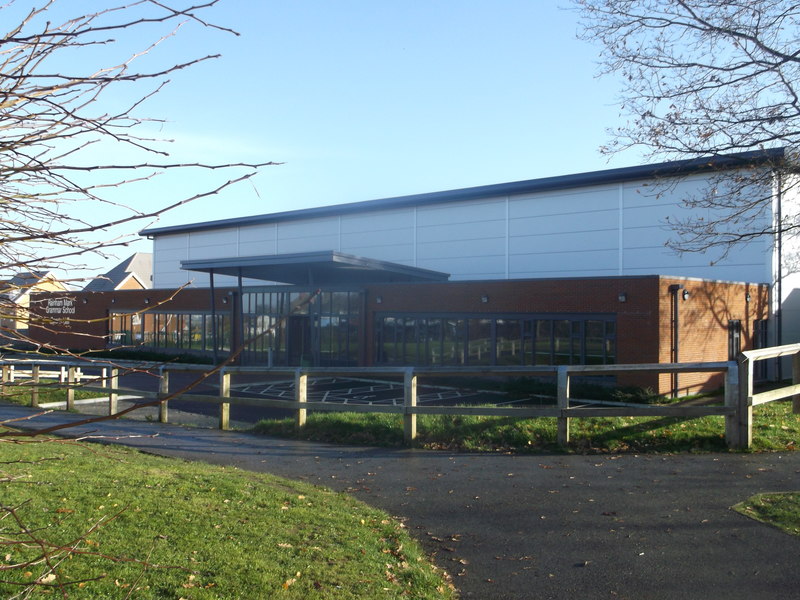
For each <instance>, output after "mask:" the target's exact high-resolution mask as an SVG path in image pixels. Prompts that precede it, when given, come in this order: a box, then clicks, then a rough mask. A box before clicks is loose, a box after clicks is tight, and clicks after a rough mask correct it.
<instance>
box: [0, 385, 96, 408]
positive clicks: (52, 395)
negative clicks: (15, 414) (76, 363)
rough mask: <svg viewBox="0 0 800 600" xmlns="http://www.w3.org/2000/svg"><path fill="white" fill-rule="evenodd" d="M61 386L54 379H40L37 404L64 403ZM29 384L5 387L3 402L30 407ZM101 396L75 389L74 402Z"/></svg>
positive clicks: (64, 393)
mask: <svg viewBox="0 0 800 600" xmlns="http://www.w3.org/2000/svg"><path fill="white" fill-rule="evenodd" d="M61 385H62V384H60V383H59V382H58V380H55V379H42V380H41V381H40V382H39V385H38V388H39V404H47V403H48V402H66V400H67V391H66V390H65V389H63V388H61V387H60V386H61ZM31 387H32V385H31V383H30V381H22V382H15V383H9V384H6V386H5V391H4V393H3V396H2V399H3V402H10V403H12V404H20V405H22V406H30V405H31ZM100 396H102V394H101V393H100V392H90V391H86V390H81V389H76V390H75V400H88V399H89V398H97V397H100Z"/></svg>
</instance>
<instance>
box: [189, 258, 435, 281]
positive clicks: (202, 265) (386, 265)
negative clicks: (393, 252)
mask: <svg viewBox="0 0 800 600" xmlns="http://www.w3.org/2000/svg"><path fill="white" fill-rule="evenodd" d="M308 262H330V263H341V264H344V265H353V266H358V267H364V268H369V269H375V270H384V271H391V272H393V273H398V274H409V275H413V276H415V277H418V278H420V279H424V280H429V281H432V282H433V281H446V280H447V279H448V278H449V277H450V274H449V273H444V272H442V271H433V270H431V269H423V268H421V267H412V266H409V265H403V264H400V263H394V262H389V261H384V260H377V259H374V258H367V257H364V256H356V255H354V254H346V253H344V252H338V251H336V250H321V251H316V252H299V253H291V254H265V255H259V256H236V257H223V258H207V259H191V260H182V261H181V269H184V270H187V271H209V270H213V269H224V268H235V267H239V266H241V267H248V266H258V265H261V264H265V263H279V264H284V265H286V264H300V265H301V264H305V263H308Z"/></svg>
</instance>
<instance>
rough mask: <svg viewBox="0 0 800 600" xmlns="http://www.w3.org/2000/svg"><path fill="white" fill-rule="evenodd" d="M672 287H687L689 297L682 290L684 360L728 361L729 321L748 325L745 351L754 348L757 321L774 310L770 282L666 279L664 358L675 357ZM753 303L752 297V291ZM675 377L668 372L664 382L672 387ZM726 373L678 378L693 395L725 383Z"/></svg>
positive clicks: (663, 289) (663, 292) (680, 357)
mask: <svg viewBox="0 0 800 600" xmlns="http://www.w3.org/2000/svg"><path fill="white" fill-rule="evenodd" d="M670 285H682V286H684V287H683V289H685V290H686V291H687V292H689V297H688V298H687V299H686V300H683V298H682V291H683V290H679V291H678V296H679V297H678V301H677V302H678V323H679V335H678V361H679V362H713V361H726V360H728V322H729V321H731V320H740V321H741V324H742V339H741V341H742V350H747V349H750V348H752V347H753V333H754V331H753V330H754V322H755V321H756V320H761V319H766V318H767V316H768V314H769V300H768V298H769V294H768V287H767V286H766V285H757V284H748V283H727V282H717V281H702V280H696V279H685V278H683V279H682V278H666V277H664V278H662V284H661V290H660V295H659V306H660V312H661V319H660V322H661V326H660V330H661V331H660V335H661V339H662V343H661V352H660V355H659V361H660V362H670V361H671V360H672V355H671V351H670V350H671V347H672V337H673V333H672V310H673V308H672V307H673V297H672V294H671V293H670V292H669V286H670ZM748 294H749V295H750V301H749V302H748V301H747V295H748ZM669 381H670V376H669V375H662V376H661V377H660V381H659V384H660V386H661V387H662V389H664V387H666V388H669V387H670V385H671V384H669V383H668V382H669ZM722 384H723V380H722V376H721V375H720V376H717V377H715V378H712V380H711V381H710V382H709V381H708V376H707V375H704V374H701V373H697V374H685V375H684V374H682V375H680V376H679V377H678V391H679V392H680V393H681V394H685V393H693V392H697V391H700V390H701V389H708V388H713V387H720V386H721V385H722Z"/></svg>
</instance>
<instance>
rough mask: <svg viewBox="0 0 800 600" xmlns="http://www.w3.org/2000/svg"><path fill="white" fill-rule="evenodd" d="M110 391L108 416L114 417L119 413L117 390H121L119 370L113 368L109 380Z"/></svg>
mask: <svg viewBox="0 0 800 600" xmlns="http://www.w3.org/2000/svg"><path fill="white" fill-rule="evenodd" d="M108 385H109V387H110V391H109V392H108V414H109V415H114V414H116V413H117V401H118V400H119V395H118V394H117V389H118V388H119V369H116V368H114V367H112V368H111V378H110V379H109V380H108Z"/></svg>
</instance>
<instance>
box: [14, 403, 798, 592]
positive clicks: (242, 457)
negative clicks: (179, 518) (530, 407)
mask: <svg viewBox="0 0 800 600" xmlns="http://www.w3.org/2000/svg"><path fill="white" fill-rule="evenodd" d="M32 413H33V410H32V409H28V408H22V407H18V406H9V405H2V404H0V421H2V420H6V419H11V418H17V417H20V416H23V415H29V414H32ZM80 418H81V417H80V416H79V415H74V414H63V413H51V414H49V415H46V416H43V417H38V418H36V419H35V420H32V421H26V422H24V425H25V426H32V425H35V426H38V427H41V426H45V425H48V424H52V423H60V422H64V421H67V420H78V419H80ZM18 425H20V426H21V425H23V423H18ZM69 433H70V434H72V435H77V434H80V435H87V434H90V435H94V436H99V437H100V438H101V439H103V440H106V441H113V442H117V443H121V444H125V445H128V446H134V447H137V448H141V449H143V450H146V451H148V452H152V453H155V454H160V455H165V456H174V457H180V458H184V459H188V460H201V461H206V462H209V463H213V464H221V465H235V466H237V467H239V468H242V469H248V470H253V471H263V472H269V473H275V474H277V475H282V476H285V477H290V478H293V479H299V480H303V481H307V482H311V483H314V484H319V485H324V486H327V487H330V488H333V489H336V490H340V491H343V492H346V493H350V494H353V495H354V496H356V497H357V498H359V499H361V500H363V501H364V502H367V503H369V504H371V505H374V506H377V507H379V508H382V509H383V510H385V511H387V512H388V513H390V514H392V515H394V516H396V517H398V518H400V519H402V520H404V521H405V523H406V525H407V526H408V528H409V530H410V532H411V533H412V534H413V535H414V536H415V537H416V538H417V539H419V540H420V542H421V543H422V544H423V546H424V547H425V548H426V549H427V551H428V552H429V553H430V554H431V556H432V558H433V560H434V561H435V562H436V563H437V564H438V565H440V566H441V567H442V568H444V569H445V570H447V571H448V572H449V573H450V574H451V575H452V577H453V582H454V584H455V585H456V586H457V587H458V588H459V590H460V591H461V594H462V596H463V597H464V598H480V599H484V598H485V599H490V600H494V599H520V600H522V599H542V600H544V599H559V600H560V599H567V598H569V599H581V600H583V599H595V598H611V599H621V598H624V599H636V600H642V599H645V600H647V599H653V600H656V599H658V600H660V599H670V600H675V599H693V598H703V599H707V598H724V599H726V600H738V599H742V600H758V599H761V598H764V599H766V598H770V599H771V598H798V597H800V591H799V590H800V570H798V563H797V555H798V552H799V551H800V538H798V537H794V536H790V535H788V534H785V533H782V532H780V531H778V530H777V529H774V528H772V527H769V526H766V525H762V524H760V523H758V522H756V521H753V520H750V519H748V518H746V517H744V516H742V515H740V514H738V513H736V512H734V511H732V510H730V507H731V506H732V505H733V504H736V503H737V502H740V501H742V500H746V499H747V498H748V497H749V496H751V495H752V494H755V493H758V492H774V491H786V490H797V489H798V483H799V481H800V480H799V479H798V477H800V452H794V453H768V454H727V453H725V454H697V455H691V454H680V455H590V456H578V455H562V454H541V455H532V456H508V455H500V454H497V455H491V454H481V455H478V454H452V453H446V452H430V451H421V450H387V449H375V448H364V447H343V446H332V445H327V444H317V443H309V442H296V441H291V440H282V439H276V438H269V437H261V436H253V435H249V434H245V433H239V432H221V431H218V430H214V429H203V428H196V427H195V428H191V427H182V426H177V425H160V424H158V423H152V422H142V421H129V420H126V421H110V422H106V423H100V424H93V425H91V426H89V427H82V428H80V429H77V430H70V431H69Z"/></svg>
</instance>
